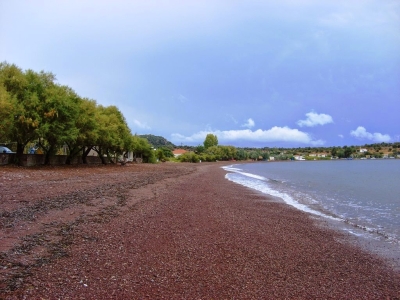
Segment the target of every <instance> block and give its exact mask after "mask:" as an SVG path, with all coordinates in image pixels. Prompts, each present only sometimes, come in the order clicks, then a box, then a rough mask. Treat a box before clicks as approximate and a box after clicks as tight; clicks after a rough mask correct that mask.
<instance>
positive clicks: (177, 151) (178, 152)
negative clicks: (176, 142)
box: [172, 149, 187, 155]
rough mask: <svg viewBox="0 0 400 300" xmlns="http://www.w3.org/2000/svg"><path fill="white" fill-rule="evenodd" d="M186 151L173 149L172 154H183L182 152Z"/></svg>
mask: <svg viewBox="0 0 400 300" xmlns="http://www.w3.org/2000/svg"><path fill="white" fill-rule="evenodd" d="M186 152H187V151H186V150H185V149H175V150H174V151H172V153H173V154H174V155H176V154H183V153H186Z"/></svg>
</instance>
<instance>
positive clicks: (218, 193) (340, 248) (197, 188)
mask: <svg viewBox="0 0 400 300" xmlns="http://www.w3.org/2000/svg"><path fill="white" fill-rule="evenodd" d="M224 165H227V163H200V164H189V163H187V164H186V163H185V164H183V163H182V164H177V163H163V164H157V165H150V164H128V165H126V166H117V165H115V166H92V167H82V166H81V167H76V166H75V167H68V166H65V167H41V168H36V169H34V168H28V169H27V168H17V167H5V168H0V189H1V199H0V200H1V219H0V222H1V223H0V226H1V228H0V251H1V256H0V258H1V269H0V279H1V282H0V299H59V298H60V299H144V298H148V299H399V298H400V273H399V271H398V270H397V269H394V268H393V267H392V266H391V265H390V262H389V261H386V260H384V258H381V257H378V256H376V255H374V254H371V253H369V252H367V251H365V250H363V249H361V248H358V247H357V246H356V245H355V244H354V243H352V242H351V241H350V238H349V236H348V235H346V234H344V233H343V232H339V231H335V230H333V229H331V228H330V227H329V226H326V224H324V223H323V222H322V221H321V220H320V219H317V218H315V217H313V216H312V215H310V214H307V213H305V212H301V211H299V210H296V209H295V208H293V207H290V206H288V205H287V204H285V203H283V202H282V201H279V200H278V199H276V198H273V197H268V196H267V195H265V194H261V193H257V192H255V191H253V190H250V189H248V188H245V187H243V186H240V185H237V184H235V183H233V182H230V181H228V180H227V179H226V178H225V174H226V171H225V170H223V169H222V168H221V167H222V166H224Z"/></svg>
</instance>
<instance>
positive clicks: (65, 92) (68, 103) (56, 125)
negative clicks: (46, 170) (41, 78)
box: [38, 84, 79, 164]
mask: <svg viewBox="0 0 400 300" xmlns="http://www.w3.org/2000/svg"><path fill="white" fill-rule="evenodd" d="M43 94H44V95H43V96H42V97H43V100H42V101H40V103H39V107H38V110H39V112H40V114H41V116H42V118H41V119H42V122H41V123H40V124H39V126H38V135H39V146H40V147H41V148H42V149H43V150H44V153H45V164H49V163H50V157H51V156H53V155H55V154H56V153H57V151H58V149H59V148H61V147H62V146H64V145H65V144H68V143H72V142H74V141H76V139H77V137H78V133H79V130H78V128H77V127H76V125H75V124H76V118H77V116H78V111H79V97H78V95H77V94H76V93H75V92H74V91H73V90H72V89H71V88H69V87H67V86H60V85H55V84H54V85H49V86H48V87H47V88H46V91H45V92H44V93H43ZM42 97H41V98H42Z"/></svg>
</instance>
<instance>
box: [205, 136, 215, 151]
mask: <svg viewBox="0 0 400 300" xmlns="http://www.w3.org/2000/svg"><path fill="white" fill-rule="evenodd" d="M203 144H204V148H205V149H207V148H210V147H212V146H218V137H217V136H216V135H214V134H212V133H209V134H207V136H206V139H205V140H204V143H203Z"/></svg>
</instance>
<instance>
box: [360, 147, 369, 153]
mask: <svg viewBox="0 0 400 300" xmlns="http://www.w3.org/2000/svg"><path fill="white" fill-rule="evenodd" d="M365 152H368V150H367V149H364V148H363V149H361V148H360V153H365Z"/></svg>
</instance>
